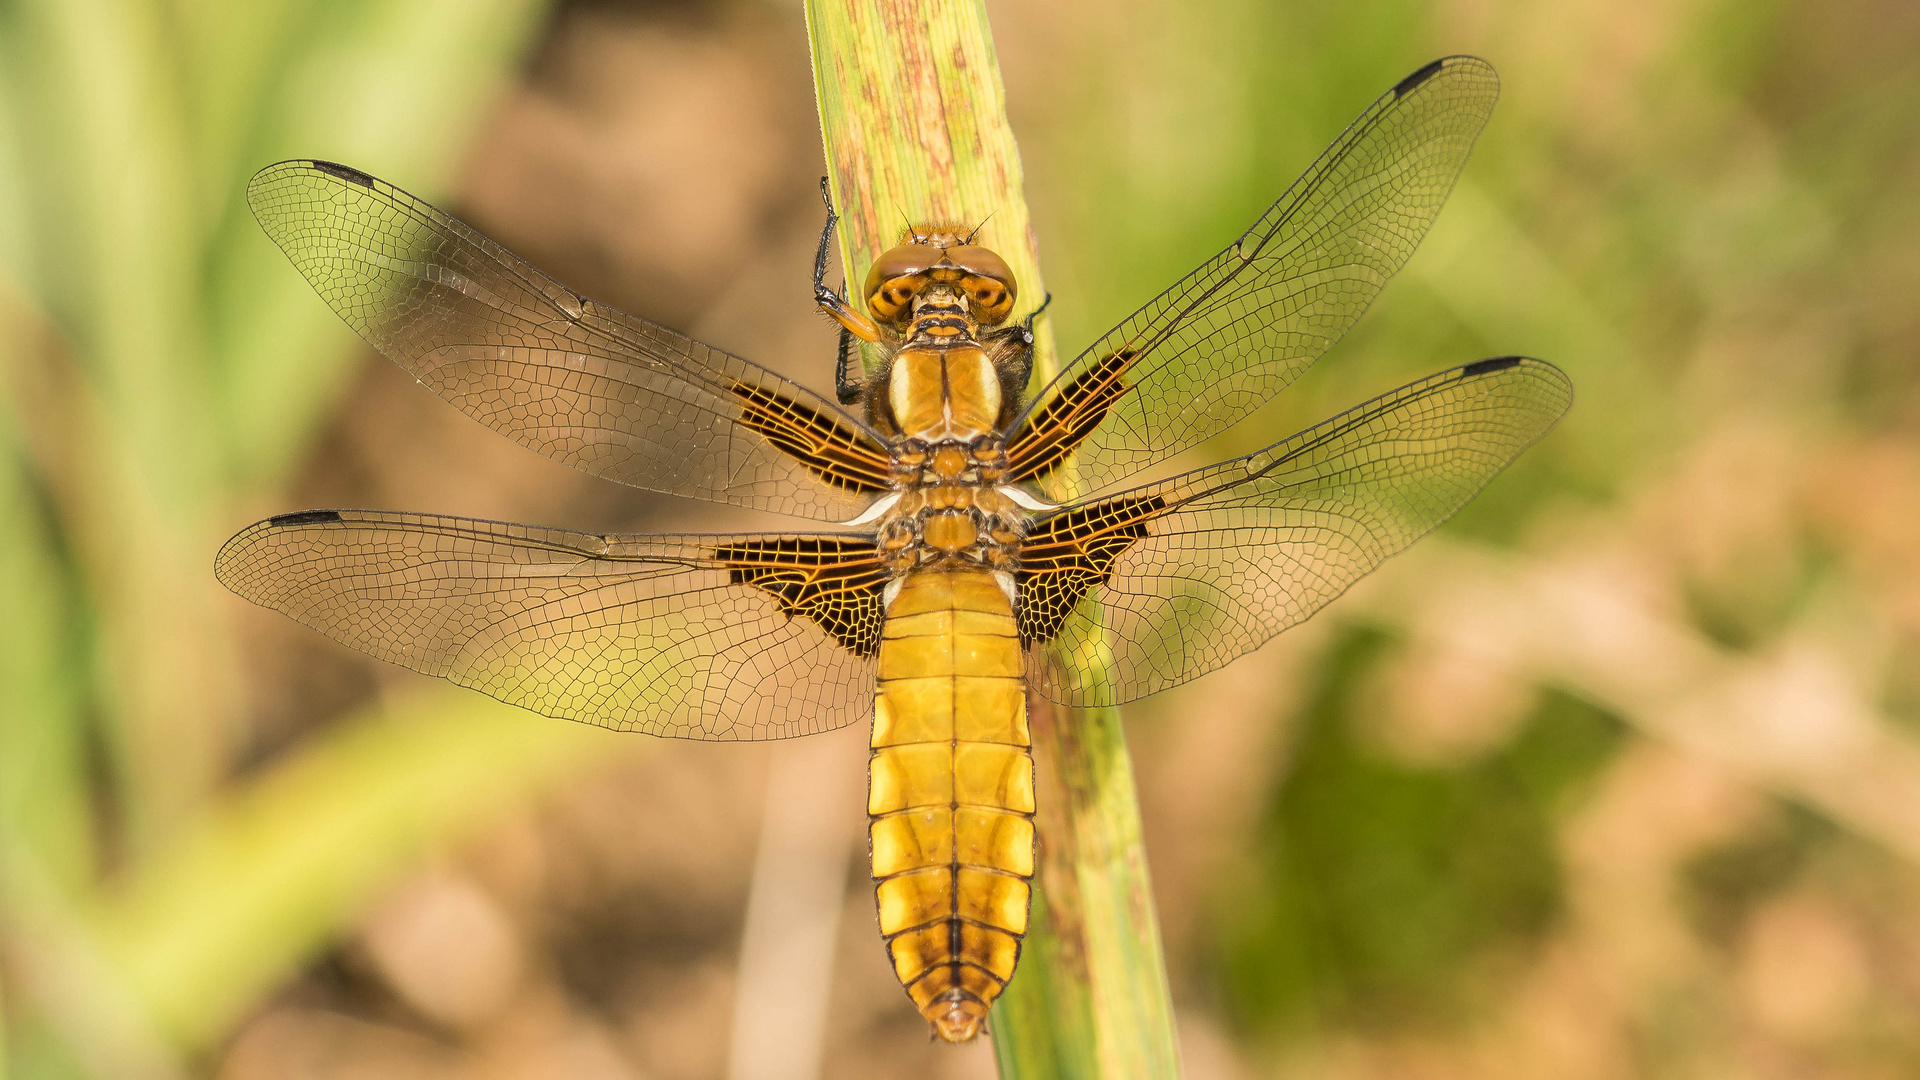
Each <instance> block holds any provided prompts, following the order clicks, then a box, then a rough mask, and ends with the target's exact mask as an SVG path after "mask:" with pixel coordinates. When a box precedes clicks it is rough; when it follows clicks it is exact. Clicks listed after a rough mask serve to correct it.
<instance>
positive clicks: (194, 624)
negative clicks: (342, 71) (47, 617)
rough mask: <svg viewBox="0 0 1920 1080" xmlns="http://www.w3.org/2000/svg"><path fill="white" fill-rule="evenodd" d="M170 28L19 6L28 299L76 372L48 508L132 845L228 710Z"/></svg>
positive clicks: (217, 738)
mask: <svg viewBox="0 0 1920 1080" xmlns="http://www.w3.org/2000/svg"><path fill="white" fill-rule="evenodd" d="M165 22H166V20H165V19H164V17H163V16H162V15H160V14H159V13H158V12H157V11H156V10H155V9H154V7H153V6H152V5H150V4H134V3H126V4H121V3H110V2H107V0H72V2H67V0H60V2H54V0H32V2H24V3H21V4H18V5H16V10H15V19H14V22H13V26H14V28H15V29H16V31H17V34H18V36H17V38H16V40H15V41H14V48H15V58H16V59H17V60H19V61H21V62H22V70H21V71H20V72H19V73H18V74H17V76H16V78H18V79H20V80H21V81H20V82H19V83H17V84H16V85H21V86H27V87H31V88H33V89H32V91H31V96H30V97H26V98H23V99H22V100H21V102H20V108H19V113H18V118H19V120H20V121H21V127H22V135H23V143H24V145H25V147H26V150H25V157H26V159H27V161H28V164H29V165H30V167H31V169H32V174H31V175H30V176H29V184H30V186H31V189H32V198H33V202H34V207H33V210H32V213H33V215H34V217H35V219H36V221H37V222H39V224H40V225H41V229H40V231H39V235H38V236H36V238H35V239H36V254H37V256H38V257H39V258H41V259H42V260H44V265H45V272H44V273H43V274H42V275H41V280H42V281H43V282H44V283H45V284H44V291H43V293H42V295H41V296H40V297H39V300H40V303H41V305H42V306H43V307H44V309H45V310H46V311H47V312H48V313H49V314H50V315H51V317H52V318H53V319H54V321H55V322H56V323H57V324H58V326H59V329H60V332H61V334H62V335H63V336H64V337H65V338H66V342H67V345H68V347H69V348H70V350H71V352H70V354H69V360H70V362H71V366H72V367H73V368H75V369H76V370H74V371H73V373H72V375H73V377H72V378H71V379H69V380H68V382H69V383H70V385H71V386H72V387H73V388H74V390H73V397H74V398H75V399H76V400H75V401H74V402H72V403H70V404H72V405H73V406H74V409H73V412H72V415H71V420H72V422H73V423H74V425H75V430H74V431H73V432H71V433H70V434H69V437H68V438H67V439H66V440H65V442H66V449H67V450H68V452H69V453H70V454H71V456H72V460H69V461H67V462H65V463H64V470H63V471H64V474H65V476H66V477H67V478H68V479H69V480H71V481H73V482H72V483H71V484H70V485H69V490H65V491H63V492H61V496H62V498H61V502H62V506H63V513H64V514H65V516H66V517H67V519H68V535H69V537H70V539H71V543H72V546H73V550H74V552H75V558H76V562H77V564H78V565H79V566H80V567H81V568H82V573H83V574H84V575H85V576H86V577H87V578H88V579H89V593H90V595H91V596H92V597H93V598H94V601H95V604H96V605H97V606H96V615H97V618H96V620H95V623H94V625H96V626H97V627H99V630H100V635H99V648H100V662H101V670H102V673H103V674H102V677H101V678H100V680H99V682H98V692H99V697H100V699H101V702H102V705H103V708H102V712H101V715H102V716H103V718H104V720H105V723H104V724H103V731H104V732H105V734H106V738H105V739H104V740H103V743H104V745H105V746H106V747H107V748H108V750H109V754H108V769H109V771H110V772H111V773H112V774H113V775H114V779H115V781H117V782H119V783H120V784H121V785H122V790H121V792H120V794H121V796H122V797H121V798H120V800H119V801H118V804H117V805H118V806H120V807H121V808H123V809H124V812H125V813H124V822H123V824H124V825H125V828H126V835H127V837H128V840H129V847H130V849H131V850H132V852H133V853H134V854H135V857H138V855H139V854H140V853H141V852H144V851H146V850H148V849H149V848H151V847H153V846H155V845H157V844H158V843H159V842H160V841H161V837H163V836H164V834H165V833H166V831H167V829H168V828H169V827H170V825H171V823H172V822H174V821H176V820H178V819H180V818H181V817H182V816H184V815H185V814H186V813H187V812H188V808H189V807H190V805H191V804H192V803H193V802H194V800H196V799H197V798H199V797H200V794H201V793H202V792H203V791H204V789H205V786H206V785H207V784H208V783H210V782H211V780H212V778H213V776H214V775H215V773H216V772H217V770H218V769H219V767H220V760H221V757H222V754H223V746H222V740H223V738H224V734H225V731H226V730H227V725H228V724H229V723H230V722H231V720H232V717H233V712H232V697H231V695H230V694H229V693H228V690H229V688H230V680H229V678H228V676H227V675H226V674H225V670H224V668H223V658H224V649H225V643H226V635H225V628H224V625H223V623H222V621H221V619H220V618H219V617H218V615H217V614H216V613H215V612H214V610H213V609H212V607H211V605H210V603H209V599H210V598H211V596H212V593H211V591H210V590H208V589H205V588H203V587H201V586H200V585H199V582H200V580H201V579H202V578H203V576H204V573H205V570H204V567H205V565H206V563H205V553H204V551H205V548H204V545H205V543H206V540H207V539H208V538H207V537H206V535H205V534H204V531H203V530H205V529H206V526H207V523H208V521H209V518H210V515H209V514H208V509H209V507H210V506H212V505H214V504H215V503H217V502H219V501H220V496H219V490H218V485H217V478H216V475H215V466H216V465H217V463H218V461H219V460H220V450H219V445H220V431H219V428H218V426H217V424H216V423H214V422H213V417H212V413H211V411H210V406H211V400H210V395H209V393H208V390H209V386H208V383H207V382H206V375H207V371H206V367H205V364H204V350H203V347H202V346H203V341H202V338H201V330H202V324H201V321H200V304H199V296H198V290H197V282H198V281H199V280H200V277H201V265H200V263H199V261H198V258H197V254H198V249H197V245H196V244H195V235H194V233H193V230H192V228H191V216H190V214H189V212H188V210H189V208H190V206H191V177H190V170H189V166H188V161H187V155H186V153H185V148H184V145H183V141H182V135H183V127H182V117H181V113H180V102H179V97H178V94H177V84H176V83H175V81H174V79H173V77H172V76H173V72H172V70H171V68H170V65H171V63H172V62H173V58H172V57H171V55H170V51H169V42H168V40H167V38H166V36H165ZM82 402H84V407H81V405H82Z"/></svg>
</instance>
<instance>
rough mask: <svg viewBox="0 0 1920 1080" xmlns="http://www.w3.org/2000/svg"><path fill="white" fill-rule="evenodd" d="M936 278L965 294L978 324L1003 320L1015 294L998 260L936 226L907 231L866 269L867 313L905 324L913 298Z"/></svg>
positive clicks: (1010, 273)
mask: <svg viewBox="0 0 1920 1080" xmlns="http://www.w3.org/2000/svg"><path fill="white" fill-rule="evenodd" d="M936 282H937V283H940V284H944V285H948V286H951V287H952V288H954V289H955V290H957V291H958V292H959V293H960V295H962V296H964V297H966V299H967V309H968V313H969V314H971V315H972V316H973V320H974V321H975V322H977V323H979V324H980V325H981V326H997V325H999V324H1000V323H1003V322H1006V321H1007V316H1008V315H1011V314H1012V313H1013V301H1014V298H1015V297H1016V296H1018V295H1019V290H1018V288H1017V287H1016V286H1015V284H1014V281H1013V271H1012V270H1010V269H1008V268H1007V264H1006V261H1005V260H1004V259H1002V258H1000V256H998V255H996V254H994V253H993V252H992V251H990V250H988V249H986V248H983V247H980V246H978V245H976V244H969V243H966V242H965V238H963V237H961V236H959V235H958V234H956V233H954V232H950V231H944V230H942V231H937V232H934V233H931V234H927V235H920V234H913V235H910V236H909V238H908V239H907V241H906V242H905V243H903V244H900V245H898V246H897V247H893V248H890V249H888V250H887V251H886V253H884V254H882V255H881V256H880V258H879V259H878V260H877V261H875V262H874V264H873V269H871V270H869V271H868V272H867V294H866V295H867V311H868V312H869V313H871V314H872V316H873V318H874V319H875V320H876V321H878V322H882V323H893V324H896V325H898V324H902V323H905V322H906V321H907V320H909V319H910V318H912V316H913V298H914V297H916V296H918V295H920V294H921V293H922V292H924V291H926V289H927V288H928V287H929V286H931V285H933V284H935V283H936Z"/></svg>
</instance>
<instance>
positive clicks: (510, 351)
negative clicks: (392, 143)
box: [247, 161, 888, 521]
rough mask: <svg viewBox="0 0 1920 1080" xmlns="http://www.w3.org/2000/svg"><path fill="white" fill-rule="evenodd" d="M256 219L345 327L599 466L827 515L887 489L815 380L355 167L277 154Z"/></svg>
mask: <svg viewBox="0 0 1920 1080" xmlns="http://www.w3.org/2000/svg"><path fill="white" fill-rule="evenodd" d="M247 202H248V203H249V204H250V205H251V206H252V207H253V212H254V216H255V217H257V218H258V219H259V221H260V225H261V227H262V228H264V229H265V230H266V232H267V235H268V236H270V237H272V238H273V241H274V243H276V244H278V245H280V248H281V250H283V251H285V252H286V254H287V257H288V258H289V259H291V260H292V261H293V264H294V266H296V267H298V268H299V270H300V273H301V274H302V275H304V276H305V277H306V279H307V280H308V281H309V282H311V283H312V284H313V287H314V290H315V291H317V292H318V293H319V294H320V296H321V298H322V299H324V300H325V301H326V302H327V304H328V306H330V307H332V308H333V310H334V311H335V312H337V313H339V315H340V317H341V318H342V319H345V320H346V321H347V324H348V325H350V326H352V327H353V328H354V329H355V330H356V331H358V332H359V334H360V336H361V337H364V338H366V339H367V341H368V342H369V343H371V344H372V345H373V347H374V348H376V349H379V350H380V351H381V352H383V353H385V354H386V355H387V357H388V358H389V359H391V360H393V362H394V363H397V364H399V365H400V366H401V367H403V368H406V369H407V371H409V372H411V373H412V374H413V375H414V377H415V378H417V379H419V380H420V381H421V382H423V383H425V384H426V385H427V386H429V387H431V388H432V389H433V391H434V392H435V393H437V394H439V395H440V396H441V397H443V398H445V399H446V400H447V401H449V402H451V403H452V404H453V405H454V406H455V407H457V408H459V409H460V410H461V411H462V412H465V413H466V414H467V415H469V416H471V417H473V418H474V419H476V420H478V421H480V422H481V423H483V424H485V425H487V426H488V427H490V428H492V429H493V430H495V431H497V432H499V433H500V434H502V435H505V436H507V437H508V438H511V439H513V440H514V441H516V442H519V443H521V444H522V445H525V446H528V447H531V448H533V449H534V450H538V451H539V452H540V453H543V454H545V455H547V456H548V457H551V458H554V459H556V460H559V461H564V462H566V463H567V464H569V465H573V466H575V467H577V468H580V469H584V470H586V471H587V472H590V473H593V474H594V475H596V476H603V477H606V478H607V479H610V480H617V481H619V482H621V483H623V484H631V485H633V486H635V487H642V488H647V489H650V490H653V491H663V492H666V493H668V494H671V495H686V496H692V497H696V498H703V499H711V500H714V501H718V502H729V503H734V504H737V505H741V506H750V507H754V508H756V509H761V510H771V511H774V512H776V513H785V514H796V515H800V516H804V517H811V518H815V519H817V520H823V521H844V520H848V519H851V518H852V517H854V516H855V515H857V514H859V513H860V512H861V511H862V510H864V509H865V508H866V507H867V505H868V504H870V503H871V502H872V501H873V496H874V495H876V494H878V493H879V492H882V491H885V490H887V460H888V455H887V452H886V450H885V448H884V447H883V446H882V445H881V443H880V442H879V440H878V439H877V438H876V437H875V436H874V435H873V434H872V432H871V431H869V430H868V429H867V428H866V427H865V426H864V425H863V424H861V423H860V422H859V421H858V420H856V419H854V418H853V417H852V416H850V415H849V414H847V413H845V412H843V411H841V410H840V408H839V407H838V406H835V405H833V404H832V403H830V402H828V401H827V400H826V399H824V398H822V397H820V396H818V395H816V394H814V393H813V392H812V391H810V390H807V389H806V388H804V387H802V386H799V385H797V384H795V383H792V382H788V381H787V380H785V379H782V378H780V377H778V376H776V375H774V374H773V373H771V372H769V371H767V370H766V369H764V368H761V367H759V366H758V365H756V364H753V363H751V362H749V361H746V360H742V359H740V358H739V357H737V356H732V355H729V354H728V353H724V352H722V351H720V350H719V349H715V348H712V347H711V346H707V345H703V344H701V343H700V342H698V341H695V340H693V339H692V338H690V337H687V336H685V335H683V334H678V333H675V332H674V331H672V330H668V329H666V328H665V327H662V326H656V325H654V324H653V323H650V322H647V321H646V320H644V319H639V318H635V317H634V316H631V315H627V314H624V313H622V312H619V311H616V310H614V309H612V308H609V307H606V306H604V305H601V304H596V303H594V302H592V301H590V300H587V299H585V298H583V297H581V296H578V295H576V294H575V293H573V292H572V291H571V290H569V289H567V288H566V287H565V286H563V285H561V284H559V283H558V282H556V281H554V280H553V279H551V278H549V277H547V276H546V275H545V274H542V273H541V272H540V271H538V270H535V269H534V268H533V267H532V266H530V265H528V264H527V263H526V262H524V261H522V260H521V259H519V258H517V257H515V256H514V255H513V254H512V253H510V252H508V251H507V250H506V249H505V248H502V247H501V246H500V245H498V244H496V243H494V242H493V241H491V240H489V239H487V238H486V237H485V236H482V235H481V234H479V233H478V232H475V231H474V230H472V229H470V228H468V227H467V226H465V225H463V224H461V223H460V222H458V221H455V220H454V219H453V218H451V217H448V216H447V215H445V214H443V213H441V212H440V211H438V210H436V209H434V208H433V207H431V206H428V205H427V204H426V203H424V202H421V201H420V200H418V199H416V198H414V197H413V196H411V195H408V194H407V193H406V192H404V191H401V190H400V189H399V188H396V187H394V186H392V185H391V184H387V183H385V182H383V181H380V180H376V179H374V178H373V177H371V176H368V175H366V174H365V173H362V172H359V171H357V170H354V169H350V168H347V167H346V166H343V165H335V164H333V163H331V162H325V161H283V162H281V163H280V164H278V165H271V166H268V167H267V168H265V169H262V170H261V171H260V172H259V173H258V174H256V175H255V176H254V178H253V181H252V182H251V183H250V184H248V185H247Z"/></svg>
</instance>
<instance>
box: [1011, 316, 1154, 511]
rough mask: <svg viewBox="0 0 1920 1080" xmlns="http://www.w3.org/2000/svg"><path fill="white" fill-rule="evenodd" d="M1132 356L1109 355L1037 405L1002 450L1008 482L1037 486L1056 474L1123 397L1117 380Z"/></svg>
mask: <svg viewBox="0 0 1920 1080" xmlns="http://www.w3.org/2000/svg"><path fill="white" fill-rule="evenodd" d="M1137 355H1139V354H1138V353H1137V352H1135V351H1134V350H1133V349H1121V350H1119V351H1118V352H1114V353H1111V354H1109V355H1108V356H1106V357H1105V358H1104V359H1102V360H1100V361H1099V362H1098V363H1096V364H1094V365H1093V366H1091V367H1089V368H1088V369H1087V370H1085V371H1083V372H1081V373H1080V374H1079V375H1077V376H1075V377H1074V379H1073V381H1072V382H1070V383H1068V384H1067V385H1066V387H1065V388H1064V389H1062V390H1061V391H1060V393H1059V394H1057V395H1055V396H1054V397H1053V398H1052V399H1051V400H1049V401H1047V402H1046V403H1045V404H1043V405H1041V406H1040V408H1039V409H1038V410H1036V411H1035V412H1034V413H1033V415H1032V416H1030V417H1029V418H1028V419H1027V423H1026V425H1025V426H1024V427H1022V428H1021V429H1020V432H1019V434H1017V435H1015V436H1014V437H1013V441H1012V442H1011V443H1010V444H1008V446H1007V478H1008V480H1010V481H1011V482H1013V483H1016V484H1017V483H1022V482H1024V481H1027V480H1037V479H1040V478H1041V477H1044V476H1046V475H1047V474H1048V473H1051V472H1052V471H1053V470H1055V469H1057V468H1059V467H1060V463H1061V462H1062V461H1065V460H1066V459H1067V455H1068V454H1071V453H1073V451H1074V448H1075V447H1077V446H1079V445H1080V444H1081V443H1082V442H1083V441H1085V440H1086V437H1087V436H1089V435H1091V434H1093V429H1094V428H1097V427H1099V426H1100V421H1102V420H1104V419H1106V416H1107V410H1108V409H1111V408H1112V407H1113V403H1114V402H1116V401H1118V400H1120V395H1121V394H1124V393H1126V391H1127V384H1126V383H1124V382H1122V381H1120V376H1121V375H1122V374H1124V373H1125V372H1126V370H1127V368H1128V367H1129V366H1131V365H1132V364H1133V358H1134V357H1135V356H1137Z"/></svg>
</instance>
